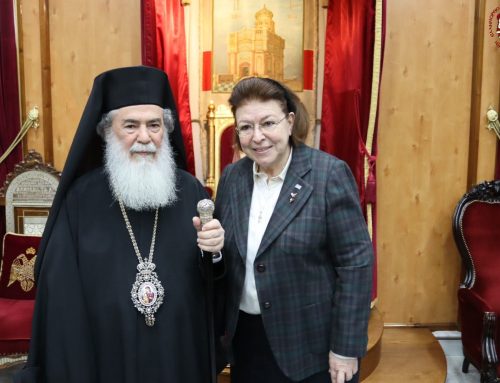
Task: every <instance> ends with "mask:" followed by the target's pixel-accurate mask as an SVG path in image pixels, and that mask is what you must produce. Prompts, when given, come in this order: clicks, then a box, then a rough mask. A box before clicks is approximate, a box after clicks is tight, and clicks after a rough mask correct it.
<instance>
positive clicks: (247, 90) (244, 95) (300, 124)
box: [228, 77, 309, 149]
mask: <svg viewBox="0 0 500 383" xmlns="http://www.w3.org/2000/svg"><path fill="white" fill-rule="evenodd" d="M251 100H257V101H269V100H276V101H278V102H279V103H280V104H281V108H282V110H283V112H284V113H290V112H293V113H294V114H295V120H294V123H293V127H292V135H291V137H290V144H291V145H292V146H296V145H298V144H300V143H304V141H305V140H306V136H307V130H308V127H309V118H308V115H307V110H306V108H305V106H304V104H303V103H302V101H300V99H299V98H298V97H297V95H296V94H295V93H293V91H292V90H291V89H290V88H288V87H287V86H286V85H283V84H281V83H280V82H278V81H276V80H273V79H271V78H264V77H246V78H244V79H242V80H240V81H239V82H238V83H237V84H236V85H235V86H234V88H233V91H232V93H231V96H230V97H229V100H228V101H229V105H231V111H232V112H233V116H234V118H235V119H236V111H237V110H238V108H239V107H240V106H242V105H244V104H245V103H247V102H248V101H251ZM235 134H236V130H235ZM235 139H236V143H237V144H238V146H240V141H239V138H238V135H237V134H236V137H235ZM240 149H241V146H240Z"/></svg>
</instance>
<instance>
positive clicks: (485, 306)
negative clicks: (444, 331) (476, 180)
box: [453, 180, 500, 383]
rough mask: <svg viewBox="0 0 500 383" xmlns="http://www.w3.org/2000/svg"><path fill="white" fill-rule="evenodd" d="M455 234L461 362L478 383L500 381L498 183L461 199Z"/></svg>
mask: <svg viewBox="0 0 500 383" xmlns="http://www.w3.org/2000/svg"><path fill="white" fill-rule="evenodd" d="M453 235H454V238H455V243H456V245H457V247H458V250H459V252H460V255H461V257H462V261H463V264H464V268H465V276H464V280H463V282H462V283H461V285H460V288H459V290H458V308H459V320H460V326H461V331H462V344H463V351H464V355H465V358H464V363H463V367H462V370H463V372H465V373H466V372H468V368H469V364H470V363H472V364H473V365H474V366H475V367H477V369H478V370H480V372H481V383H492V382H497V383H498V382H500V379H499V378H498V376H500V367H499V365H498V356H497V351H496V350H497V347H499V336H498V335H499V334H498V332H499V327H500V326H499V322H498V321H497V320H496V319H497V316H498V315H499V314H500V180H496V181H492V182H483V183H481V184H478V185H476V186H474V187H473V188H472V189H471V190H470V191H469V192H468V193H467V194H465V195H464V196H463V197H462V199H461V200H460V201H459V203H458V205H457V207H456V210H455V213H454V216H453Z"/></svg>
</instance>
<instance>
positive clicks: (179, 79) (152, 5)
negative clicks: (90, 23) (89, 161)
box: [141, 0, 195, 174]
mask: <svg viewBox="0 0 500 383" xmlns="http://www.w3.org/2000/svg"><path fill="white" fill-rule="evenodd" d="M141 11H142V63H143V64H144V65H149V66H154V67H157V68H159V69H163V70H164V71H165V72H166V73H167V75H168V78H169V81H170V86H171V88H172V93H173V95H174V98H175V100H176V106H177V112H178V114H179V121H180V125H181V131H182V138H183V140H184V146H185V150H186V162H187V170H188V171H189V172H190V173H192V174H194V173H195V170H194V151H193V135H192V129H191V111H190V108H189V82H188V72H187V62H186V34H185V32H184V9H183V7H182V5H181V1H180V0H141Z"/></svg>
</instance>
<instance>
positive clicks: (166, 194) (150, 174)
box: [104, 129, 177, 210]
mask: <svg viewBox="0 0 500 383" xmlns="http://www.w3.org/2000/svg"><path fill="white" fill-rule="evenodd" d="M136 151H142V152H146V151H147V152H151V153H155V152H156V155H155V156H154V157H153V156H147V157H141V156H134V158H131V153H133V152H136ZM104 165H105V169H106V173H107V175H108V178H109V182H110V185H111V190H112V193H113V196H114V197H115V199H117V200H122V201H123V203H124V204H125V206H127V207H128V208H130V209H133V210H150V209H156V208H158V207H162V206H168V205H171V204H173V203H174V202H175V201H176V200H177V194H176V193H177V190H176V188H175V184H176V176H175V169H176V165H175V161H174V158H173V152H172V147H171V146H170V142H169V141H168V136H167V134H166V132H165V135H164V136H163V140H162V143H161V146H160V148H159V149H157V148H156V146H155V145H154V144H153V143H152V142H150V143H149V144H147V145H144V144H139V143H135V144H134V145H132V147H131V148H130V150H129V151H127V150H125V149H124V148H123V145H122V143H121V142H120V141H119V140H118V138H117V137H116V135H115V133H114V132H113V131H112V129H109V130H108V131H107V132H106V149H105V157H104Z"/></svg>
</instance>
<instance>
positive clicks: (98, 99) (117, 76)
mask: <svg viewBox="0 0 500 383" xmlns="http://www.w3.org/2000/svg"><path fill="white" fill-rule="evenodd" d="M144 104H154V105H158V106H160V107H162V108H168V109H170V110H171V111H172V116H173V117H174V123H175V126H174V131H173V132H172V133H170V134H169V140H170V143H171V145H172V149H173V151H174V156H175V161H176V164H177V167H179V168H181V169H186V160H185V151H184V144H183V141H182V134H181V129H180V125H179V119H178V116H177V109H176V107H175V101H174V97H173V95H172V90H171V89H170V84H169V82H168V77H167V75H166V74H165V72H163V71H161V70H159V69H156V68H152V67H146V66H135V67H126V68H117V69H112V70H110V71H107V72H104V73H102V74H100V75H99V76H97V77H96V78H95V80H94V85H93V86H92V90H91V92H90V95H89V99H88V101H87V105H86V106H85V109H84V111H83V114H82V117H81V119H80V123H79V125H78V128H77V130H76V133H75V137H74V138H73V143H72V144H71V148H70V150H69V153H68V157H67V159H66V163H65V165H64V169H63V171H62V175H61V180H60V183H59V187H58V189H57V193H56V196H55V198H54V202H53V204H52V208H51V211H50V215H49V218H48V220H47V224H46V225H45V231H44V233H43V238H42V242H41V243H40V246H39V249H38V255H37V261H36V272H35V276H36V277H38V274H39V272H40V268H41V264H42V260H43V253H44V251H45V247H46V244H47V242H48V240H49V237H50V234H51V232H52V227H53V225H54V221H55V220H56V218H57V215H58V213H59V209H60V207H61V203H62V201H63V200H64V197H65V196H66V193H67V192H68V190H69V188H70V186H71V184H72V183H73V182H74V181H75V180H76V179H77V178H78V177H80V176H81V175H83V174H85V173H87V172H88V171H90V170H92V169H95V168H97V167H99V166H102V165H103V158H104V142H103V140H102V138H101V137H100V136H99V135H98V134H97V131H96V126H97V124H98V122H99V121H100V120H101V118H102V115H103V114H104V113H106V112H109V111H110V110H113V109H119V108H122V107H125V106H131V105H144Z"/></svg>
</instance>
